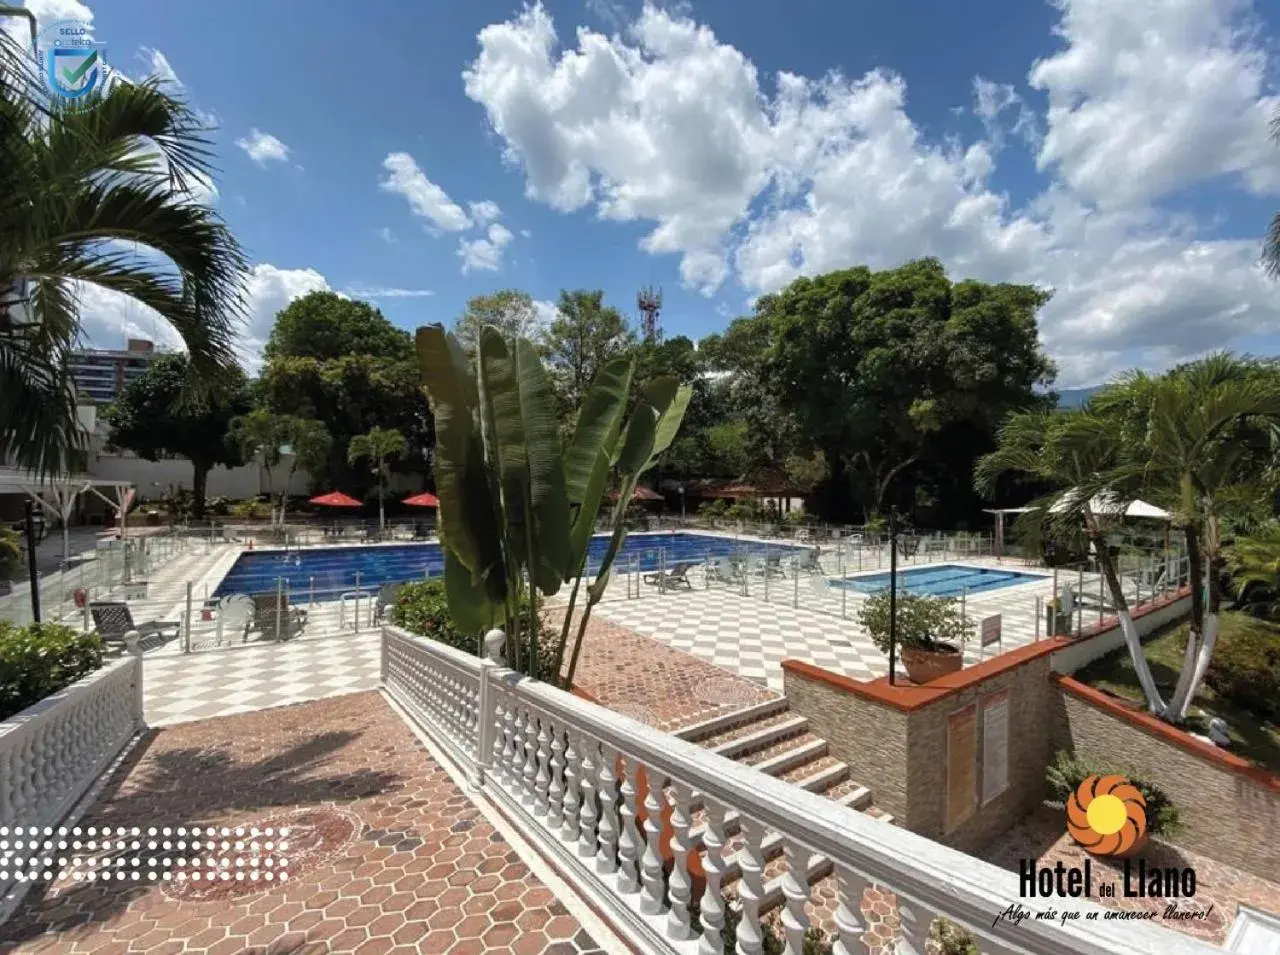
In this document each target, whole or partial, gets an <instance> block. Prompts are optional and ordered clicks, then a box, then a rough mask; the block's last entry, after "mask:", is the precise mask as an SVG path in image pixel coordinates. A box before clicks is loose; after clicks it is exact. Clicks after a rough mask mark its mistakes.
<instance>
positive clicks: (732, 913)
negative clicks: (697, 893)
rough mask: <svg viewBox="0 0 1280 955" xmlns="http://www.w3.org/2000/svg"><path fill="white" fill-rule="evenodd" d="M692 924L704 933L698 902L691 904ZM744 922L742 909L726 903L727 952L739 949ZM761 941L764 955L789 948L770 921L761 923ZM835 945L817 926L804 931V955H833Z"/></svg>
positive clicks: (778, 953)
mask: <svg viewBox="0 0 1280 955" xmlns="http://www.w3.org/2000/svg"><path fill="white" fill-rule="evenodd" d="M689 915H690V916H691V918H690V924H691V926H692V928H693V931H694V932H695V934H701V933H702V912H701V910H700V906H699V905H698V903H697V902H694V903H693V904H692V905H690V906H689ZM740 924H742V910H741V909H738V908H734V907H733V906H729V905H726V906H725V910H724V925H722V926H721V927H720V940H721V942H723V944H724V950H725V952H736V951H737V950H738V926H739V925H740ZM760 943H761V949H762V951H763V952H764V955H783V952H785V951H786V950H787V944H786V940H785V939H784V938H783V937H782V935H781V934H779V933H778V932H777V931H776V930H775V929H774V928H773V926H771V925H770V924H769V923H768V922H762V923H761V925H760ZM833 951H834V946H833V945H832V944H831V942H828V941H827V940H826V938H825V937H824V936H823V934H822V933H821V932H820V931H818V930H817V929H816V928H810V929H808V930H807V931H806V932H805V933H804V951H803V955H831V953H832V952H833Z"/></svg>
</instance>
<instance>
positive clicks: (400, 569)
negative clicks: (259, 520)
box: [213, 532, 808, 600]
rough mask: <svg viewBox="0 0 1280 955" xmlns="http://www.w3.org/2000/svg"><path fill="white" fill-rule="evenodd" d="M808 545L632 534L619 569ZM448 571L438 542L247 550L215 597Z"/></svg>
mask: <svg viewBox="0 0 1280 955" xmlns="http://www.w3.org/2000/svg"><path fill="white" fill-rule="evenodd" d="M608 547H609V538H608V536H607V535H604V534H601V535H597V536H596V537H594V538H593V539H592V541H591V545H590V548H589V550H588V551H587V568H588V571H590V572H594V571H595V570H596V569H597V568H598V567H599V566H600V560H601V559H602V558H603V557H604V554H605V551H606V550H607V549H608ZM807 549H808V548H804V547H796V546H794V545H789V544H766V543H763V542H751V543H748V542H745V541H741V540H735V539H734V538H732V537H715V536H712V535H710V534H682V533H678V532H676V533H659V534H632V535H629V536H628V537H627V539H626V540H625V541H623V543H622V550H621V551H620V552H619V554H618V559H617V562H616V564H615V567H616V568H618V569H623V568H626V569H628V570H630V569H631V568H632V566H633V563H632V562H633V560H635V561H636V562H638V563H639V567H640V569H641V570H655V569H657V567H658V565H659V562H660V560H664V559H665V566H667V567H670V566H671V565H672V564H674V563H677V562H679V561H696V562H698V563H702V562H705V561H706V560H707V558H708V556H710V557H712V558H715V557H724V556H726V555H729V554H741V553H743V552H745V551H747V550H750V552H751V553H752V554H796V553H799V552H802V551H804V550H807ZM443 573H444V558H443V557H442V556H441V554H440V545H439V544H387V545H377V544H375V545H369V546H365V547H324V548H316V549H314V550H303V551H293V552H291V553H287V554H286V553H283V552H281V551H253V552H247V553H243V554H241V555H240V556H239V558H237V559H236V562H235V563H234V564H232V566H231V570H230V571H228V572H227V575H226V576H225V577H223V578H222V582H221V583H220V584H218V588H217V590H215V591H214V592H213V596H214V597H223V596H226V595H227V594H255V593H267V592H271V591H274V590H275V589H276V586H277V581H281V580H282V581H283V582H284V585H285V586H287V587H288V588H289V591H290V593H291V594H300V593H310V594H314V596H315V599H317V600H334V599H336V598H337V597H338V595H339V594H341V593H342V592H344V591H348V590H352V589H354V588H355V587H356V586H357V583H356V582H357V576H356V575H357V574H359V578H358V580H359V586H360V588H361V589H362V590H368V589H370V588H376V587H378V586H379V585H380V584H385V583H399V582H401V581H407V580H422V579H423V578H424V577H439V576H440V575H441V574H443Z"/></svg>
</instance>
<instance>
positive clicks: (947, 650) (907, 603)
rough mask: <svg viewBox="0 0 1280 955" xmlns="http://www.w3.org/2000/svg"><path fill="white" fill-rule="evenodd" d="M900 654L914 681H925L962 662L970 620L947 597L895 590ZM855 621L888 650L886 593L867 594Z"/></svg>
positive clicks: (887, 600)
mask: <svg viewBox="0 0 1280 955" xmlns="http://www.w3.org/2000/svg"><path fill="white" fill-rule="evenodd" d="M897 604H898V606H897V617H898V627H897V644H898V651H899V656H900V657H901V659H902V663H903V665H904V666H905V667H906V668H907V676H908V677H910V678H911V681H912V682H913V683H928V682H930V681H931V680H936V679H938V677H940V676H944V675H946V674H948V673H954V672H955V671H956V670H959V669H960V667H961V666H962V665H963V657H962V656H961V654H960V651H961V650H962V649H963V647H964V644H965V643H966V642H967V641H968V639H969V638H970V637H971V636H973V623H972V622H971V621H970V620H968V618H966V617H965V615H964V614H963V613H962V612H961V610H960V606H959V604H957V603H956V601H955V600H952V599H951V598H949V597H925V596H920V595H917V594H909V593H902V592H899V593H898V597H897ZM858 622H859V623H860V624H861V625H862V627H863V628H864V629H865V630H866V631H867V633H868V634H869V635H870V636H871V640H872V642H873V643H874V644H875V645H876V647H877V648H879V650H880V652H881V653H888V652H889V592H888V591H887V590H884V591H881V592H880V593H877V594H874V595H872V596H871V597H868V598H867V600H866V602H865V603H863V605H862V609H861V610H860V611H859V613H858Z"/></svg>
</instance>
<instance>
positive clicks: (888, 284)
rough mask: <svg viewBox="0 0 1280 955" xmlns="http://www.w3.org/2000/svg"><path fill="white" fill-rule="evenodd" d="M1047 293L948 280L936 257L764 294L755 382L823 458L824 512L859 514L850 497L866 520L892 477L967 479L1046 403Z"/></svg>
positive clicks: (1048, 363) (759, 312)
mask: <svg viewBox="0 0 1280 955" xmlns="http://www.w3.org/2000/svg"><path fill="white" fill-rule="evenodd" d="M1048 298H1049V296H1048V293H1046V292H1044V291H1041V290H1039V289H1036V288H1033V287H1030V286H1018V285H1006V284H999V285H991V284H986V283H981V282H973V281H962V282H956V283H954V284H953V283H952V282H951V281H950V280H949V279H948V278H947V275H946V272H945V271H944V269H943V267H942V265H941V264H940V263H939V262H938V261H937V260H935V259H923V260H920V261H916V262H909V263H907V264H906V265H903V266H901V267H899V268H896V269H890V270H886V271H883V272H873V271H871V270H870V269H867V268H865V267H859V268H854V269H848V270H844V271H838V272H831V273H828V274H826V275H819V276H814V277H812V278H801V279H797V280H796V281H795V282H793V283H791V285H789V286H787V287H786V288H785V289H783V290H782V291H780V292H778V293H776V294H772V295H765V296H762V297H761V298H760V299H759V300H758V301H757V303H756V309H755V311H756V315H755V318H754V319H753V320H752V321H753V322H756V323H760V324H761V325H763V326H764V327H763V328H762V329H761V331H760V333H759V334H760V338H762V339H763V340H765V341H767V343H768V344H767V347H766V350H765V354H764V357H763V360H762V361H761V362H760V365H759V371H758V374H759V376H760V380H761V382H762V384H763V388H764V390H765V391H766V392H768V393H769V394H770V396H771V397H772V399H773V401H775V402H776V404H777V407H778V408H779V409H780V410H781V411H782V412H784V413H785V415H787V416H790V417H791V418H792V419H794V427H795V429H796V431H797V432H798V434H799V436H800V443H801V445H802V446H807V447H811V448H814V449H818V450H822V451H824V452H825V457H826V460H827V463H828V464H829V465H830V467H831V475H830V480H829V481H828V482H827V486H826V493H824V494H823V495H822V496H821V498H820V501H819V503H820V505H821V506H822V508H823V510H824V516H825V517H828V518H836V519H848V518H850V517H852V516H853V515H852V514H850V513H849V512H848V499H849V495H850V494H852V496H853V498H854V499H855V500H856V501H857V502H858V503H859V504H860V505H861V507H862V511H863V514H864V515H865V514H867V513H870V512H874V511H878V510H880V509H882V507H883V506H884V505H885V504H886V503H888V498H889V497H890V488H891V487H893V486H894V485H895V484H897V483H901V482H904V481H906V480H909V479H912V478H918V477H919V476H920V475H921V474H922V473H923V475H925V476H928V475H929V472H930V471H932V472H934V473H933V476H932V477H931V480H934V481H941V480H943V477H942V475H944V474H945V473H948V472H950V473H954V472H956V471H960V472H961V473H966V474H967V473H968V472H969V470H970V469H971V467H972V462H973V460H974V458H975V457H976V456H977V455H978V454H979V453H981V451H982V450H983V449H984V446H985V447H990V446H991V445H992V443H993V438H994V434H995V429H996V427H997V426H998V424H999V423H1000V421H1001V420H1002V419H1003V418H1004V417H1005V415H1006V414H1007V413H1008V412H1009V411H1011V410H1013V409H1019V408H1023V409H1025V408H1033V407H1036V406H1038V405H1039V406H1043V405H1045V404H1047V399H1045V398H1042V397H1040V396H1038V395H1037V393H1036V391H1035V389H1036V388H1037V387H1038V386H1040V385H1043V384H1046V383H1048V382H1049V381H1050V380H1051V379H1052V376H1053V364H1052V362H1051V361H1050V360H1049V359H1048V357H1047V356H1046V355H1045V354H1044V352H1043V350H1042V348H1041V346H1040V342H1039V340H1038V338H1037V334H1036V313H1037V311H1038V310H1039V308H1040V307H1041V306H1043V305H1044V304H1045V302H1047V301H1048ZM942 449H946V453H945V456H944V455H943V454H941V453H940V451H941V450H942ZM965 492H966V489H965V488H963V487H956V488H954V489H953V491H952V493H953V495H954V496H959V495H961V494H964V493H965ZM897 498H898V499H899V500H908V499H909V498H907V497H906V496H905V495H902V494H899V495H897ZM957 503H962V504H963V503H966V502H964V501H962V500H961V501H958V502H957ZM969 503H970V507H973V508H974V509H976V506H977V502H976V501H971V502H969Z"/></svg>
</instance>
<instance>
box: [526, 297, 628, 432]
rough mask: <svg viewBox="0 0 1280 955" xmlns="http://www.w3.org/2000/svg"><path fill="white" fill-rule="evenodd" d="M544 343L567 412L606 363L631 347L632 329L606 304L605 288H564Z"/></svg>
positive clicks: (560, 403)
mask: <svg viewBox="0 0 1280 955" xmlns="http://www.w3.org/2000/svg"><path fill="white" fill-rule="evenodd" d="M541 345H542V350H543V354H544V355H545V357H546V360H547V364H548V365H549V366H550V369H551V380H552V383H553V385H554V387H555V392H556V404H557V407H558V408H559V410H560V412H561V414H562V415H566V416H567V415H570V414H572V413H574V412H576V411H577V409H578V408H579V407H580V406H581V404H582V401H583V399H584V398H585V397H586V394H587V389H588V388H589V387H590V386H591V382H593V381H595V379H596V376H597V375H598V374H599V373H600V369H601V368H603V367H604V365H605V363H606V362H608V361H609V360H610V359H613V358H617V357H619V356H620V355H622V354H623V353H624V352H626V351H627V349H629V348H630V347H631V331H630V329H628V328H627V321H626V319H625V318H623V316H622V313H621V312H619V311H618V310H617V309H616V308H614V307H613V306H612V305H605V304H604V292H602V291H600V290H599V289H597V290H595V291H593V292H592V291H587V290H586V289H576V290H575V291H572V292H568V291H562V292H561V293H560V301H559V302H558V303H557V304H556V317H555V318H554V319H552V321H551V326H550V327H549V328H548V329H547V331H546V334H545V335H543V337H542V342H541ZM572 423H573V422H569V424H570V425H572Z"/></svg>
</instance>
